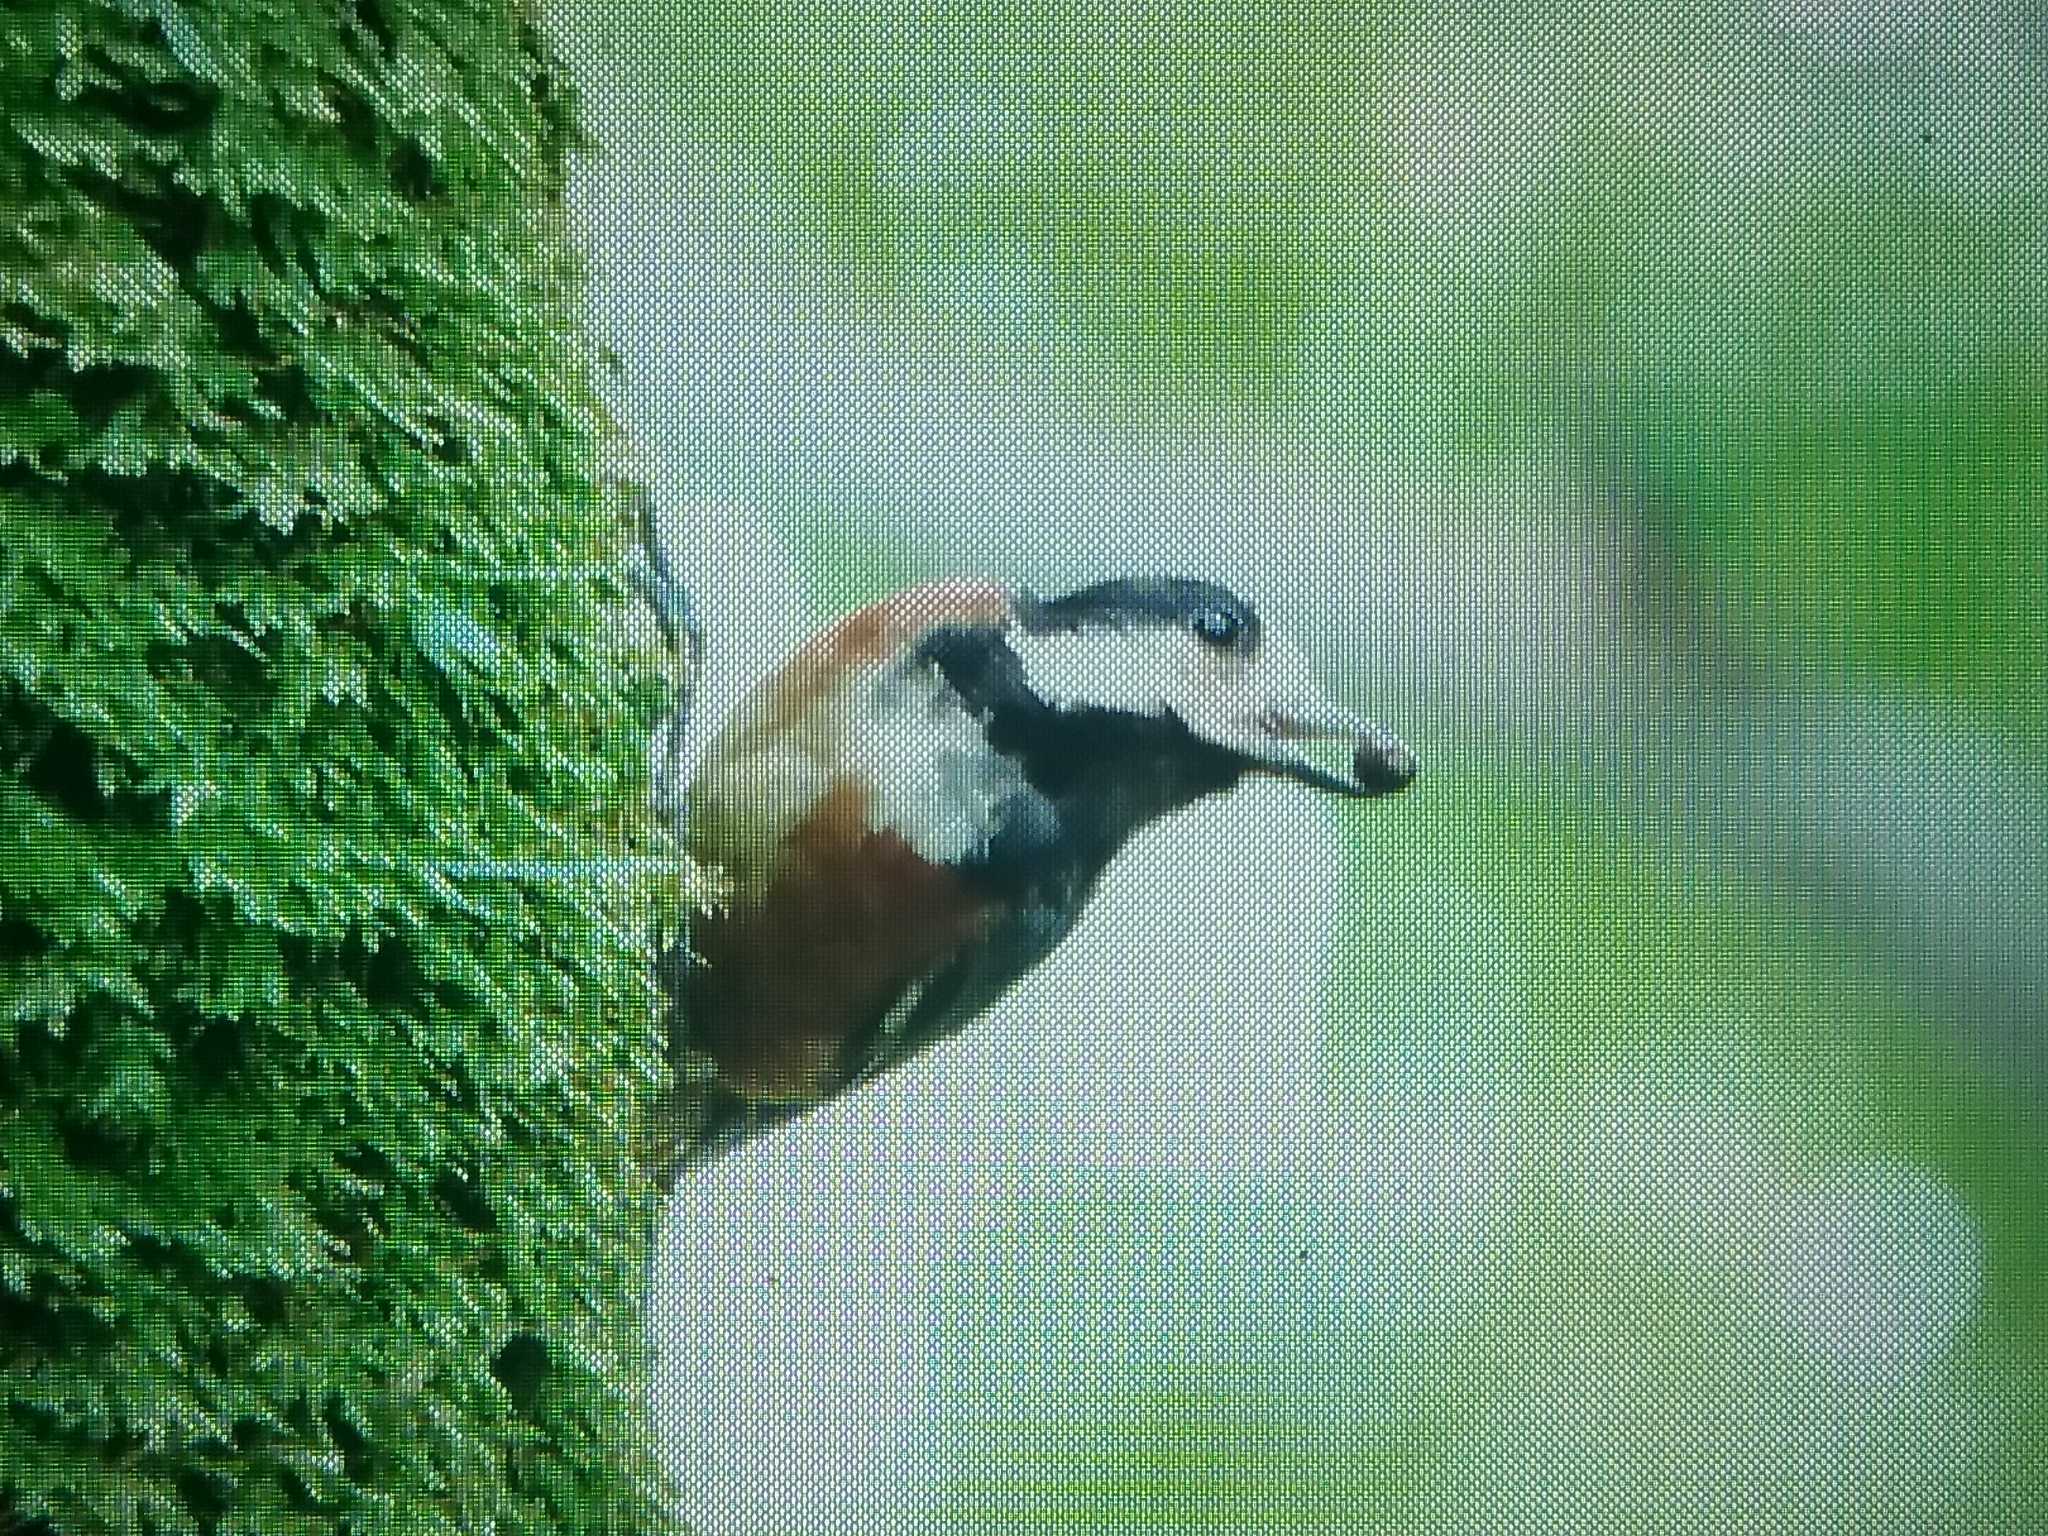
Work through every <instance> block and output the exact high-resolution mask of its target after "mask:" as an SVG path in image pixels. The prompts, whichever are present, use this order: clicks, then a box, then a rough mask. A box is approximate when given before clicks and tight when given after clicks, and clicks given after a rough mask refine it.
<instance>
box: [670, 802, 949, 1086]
mask: <svg viewBox="0 0 2048 1536" xmlns="http://www.w3.org/2000/svg"><path fill="white" fill-rule="evenodd" d="M867 810H868V806H867V800H866V796H865V794H864V792H863V791H862V789H861V787H860V786H859V784H857V783H856V782H854V781H853V780H851V779H842V780H839V781H838V782H836V783H835V784H834V785H833V786H832V787H831V789H830V790H829V791H828V792H827V793H826V794H825V796H824V797H823V798H822V799H821V800H820V801H819V802H818V804H817V805H816V807H814V808H813V810H812V811H811V813H810V814H809V815H808V816H806V817H805V818H804V820H803V821H802V822H800V823H799V824H798V825H797V826H796V827H794V828H793V829H792V830H791V832H790V834H789V836H788V837H787V839H786V840H785V842H784V844H783V846H782V848H781V850H780V857H779V858H778V859H777V861H776V867H775V870H774V872H773V874H772V875H771V876H770V878H769V880H768V882H767V884H766V885H765V886H764V887H763V889H762V891H761V893H760V895H759V896H758V897H757V898H755V899H752V900H749V901H747V902H746V903H745V904H743V905H739V906H735V907H733V908H731V909H730V910H727V911H724V912H720V913H717V914H714V915H711V916H707V917H704V918H701V919H700V920H699V922H698V924H697V926H696V931H695V932H694V933H693V934H692V935H691V940H692V948H693V949H694V950H695V951H696V953H697V957H698V962H697V964H696V965H695V966H694V967H693V968H692V970H691V975H690V988H689V999H688V1007H689V1019H690V1038H691V1043H692V1044H693V1045H694V1046H695V1047H696V1048H697V1049H699V1050H702V1051H703V1052H705V1053H706V1054H707V1055H708V1056H710V1058H711V1059H712V1061H714V1062H715V1063H716V1064H717V1067H718V1073H719V1077H720V1079H721V1080H722V1081H723V1082H724V1083H725V1084H726V1086H728V1087H730V1088H732V1089H733V1090H734V1091H736V1092H739V1093H743V1094H746V1095H748V1096H750V1097H753V1098H763V1099H812V1098H822V1097H825V1096H826V1095H828V1094H831V1093H833V1092H836V1091H837V1090H838V1089H840V1088H842V1087H844V1086H845V1085H846V1073H847V1071H848V1067H849V1063H848V1061H847V1057H846V1047H847V1046H848V1045H849V1044H850V1043H853V1042H854V1041H856V1040H858V1039H860V1038H861V1037H863V1036H865V1035H866V1034H867V1032H868V1031H870V1030H871V1029H873V1028H874V1027H875V1025H876V1024H878V1023H879V1022H880V1021H881V1020H882V1018H883V1017H884V1016H885V1015H886V1014H887V1013H888V1011H889V1009H890V1008H891V1007H893V1006H894V1005H895V1004H896V1002H897V1001H898V1000H899V999H900V998H902V996H903V995H904V993H905V992H906V991H907V990H908V989H909V988H910V986H911V985H912V983H914V982H915V981H916V980H917V979H918V978H920V977H921V976H924V975H926V974H927V973H929V972H930V971H931V970H932V969H933V968H934V967H935V966H937V965H939V964H940V963H941V962H943V960H944V959H945V958H946V956H947V955H948V954H950V953H952V952H954V951H956V950H958V949H959V948H960V947H961V946H962V945H963V944H965V943H967V942H969V941H971V940H974V939H977V938H978V937H979V936H980V935H981V933H982V931H983V929H984V926H985V924H986V922H987V920H988V916H989V912H988V907H989V903H988V901H987V900H986V899H985V898H983V897H982V896H980V895H978V894H976V893H975V892H973V891H972V890H970V889H969V888H968V886H967V884H966V882H965V881H963V880H962V879H961V877H960V875H959V873H958V872H957V871H955V870H953V869H949V868H948V867H946V866H945V865H943V864H934V863H932V862H931V861H929V860H928V859H925V858H923V857H922V856H920V855H919V854H918V853H917V852H915V851H914V850H913V849H912V848H911V846H910V845H909V844H908V843H907V842H905V841H904V839H903V838H902V836H901V835H899V834H898V833H896V832H893V831H876V830H874V829H872V828H870V827H869V826H868V824H867Z"/></svg>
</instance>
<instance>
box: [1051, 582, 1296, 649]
mask: <svg viewBox="0 0 2048 1536" xmlns="http://www.w3.org/2000/svg"><path fill="white" fill-rule="evenodd" d="M1019 618H1020V622H1022V623H1023V624H1024V625H1025V626H1026V627H1027V628H1030V629H1035V630H1041V631H1043V630H1053V629H1082V628H1085V627H1087V626H1090V625H1108V626H1116V627H1130V626H1133V625H1139V624H1159V625H1171V626H1173V627H1175V628H1187V629H1191V630H1193V631H1194V632H1195V633H1196V634H1198V635H1201V636H1202V637H1203V638H1204V639H1206V640H1208V641H1209V642H1210V643H1211V644H1219V645H1228V646H1234V647H1238V648H1241V649H1246V650H1249V649H1251V648H1253V647H1255V646H1256V645H1257V644H1258V641H1259V616H1258V615H1257V614H1256V613H1254V612H1253V611H1252V606H1251V604H1250V603H1247V602H1246V601H1245V600H1244V599H1243V598H1241V597H1239V596H1238V595H1237V594H1236V593H1235V592H1232V591H1231V590H1230V589H1229V588H1227V587H1219V586H1217V585H1216V584H1215V583H1214V582H1208V581H1188V580H1184V579H1182V578H1179V577H1171V576H1161V577H1145V578H1130V577H1125V578H1120V579H1118V580H1116V581H1100V582H1097V583H1096V584H1095V585H1094V586H1092V587H1083V588H1081V590H1080V591H1078V592H1070V593H1068V594H1067V595H1066V596H1065V597H1056V598H1052V599H1049V600H1047V601H1045V602H1030V603H1020V604H1019Z"/></svg>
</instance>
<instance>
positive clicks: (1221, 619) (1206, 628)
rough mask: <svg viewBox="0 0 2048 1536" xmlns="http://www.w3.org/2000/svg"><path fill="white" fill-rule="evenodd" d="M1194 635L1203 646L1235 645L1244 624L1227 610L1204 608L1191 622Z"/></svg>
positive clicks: (1242, 631)
mask: <svg viewBox="0 0 2048 1536" xmlns="http://www.w3.org/2000/svg"><path fill="white" fill-rule="evenodd" d="M1193 627H1194V631H1195V634H1196V635H1197V636H1199V637H1200V638H1201V640H1202V642H1203V643H1204V644H1205V645H1214V646H1219V647H1220V646H1226V645H1235V644H1236V643H1237V637H1238V636H1239V635H1241V634H1243V633H1244V624H1243V622H1242V621H1241V620H1240V619H1239V618H1238V616H1237V615H1236V614H1234V613H1232V612H1231V611H1230V610H1229V609H1228V608H1204V609H1203V610H1202V611H1201V612H1200V613H1197V614H1196V615H1195V617H1194V620H1193Z"/></svg>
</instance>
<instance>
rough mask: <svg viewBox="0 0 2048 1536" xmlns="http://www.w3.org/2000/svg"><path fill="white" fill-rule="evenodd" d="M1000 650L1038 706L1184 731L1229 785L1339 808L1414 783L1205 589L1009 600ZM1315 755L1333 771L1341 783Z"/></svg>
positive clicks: (1387, 743) (1261, 633)
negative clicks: (1235, 778) (1296, 786)
mask: <svg viewBox="0 0 2048 1536" xmlns="http://www.w3.org/2000/svg"><path fill="white" fill-rule="evenodd" d="M1009 644H1010V648H1011V650H1013V651H1014V652H1015V654H1016V656H1017V658H1018V661H1019V663H1020V664H1021V671H1022V680H1023V682H1024V684H1025V685H1026V686H1027V687H1028V688H1029V689H1030V691H1031V693H1032V694H1033V695H1035V696H1036V698H1037V699H1038V700H1040V701H1042V702H1043V703H1044V704H1046V705H1048V706H1050V707H1052V708H1054V709H1056V710H1060V711H1066V712H1076V711H1080V712H1091V713H1097V714H1099V715H1100V716H1102V717H1108V718H1121V719H1125V720H1129V721H1132V722H1137V723H1147V724H1149V723H1152V722H1158V723H1159V724H1161V725H1164V726H1166V727H1167V728H1169V729H1174V728H1177V729H1180V730H1184V731H1185V732H1186V733H1187V735H1188V736H1189V737H1190V738H1192V739H1193V741H1194V742H1195V743H1199V744H1200V745H1201V747H1203V748H1206V749H1213V750H1214V751H1215V752H1216V753H1219V754H1221V758H1222V760H1223V761H1224V762H1226V763H1228V764H1229V765H1231V766H1232V767H1234V769H1235V771H1236V773H1237V774H1265V775H1271V776H1273V777H1277V778H1283V779H1291V780H1295V781H1297V782H1299V783H1302V784H1306V785H1309V786H1311V787H1312V788H1315V789H1320V790H1325V791H1328V792H1329V793H1332V794H1338V795H1348V796H1353V797H1365V796H1372V795H1384V794H1390V793H1392V792H1394V791H1396V790H1399V789H1403V788H1405V787H1406V786H1407V784H1408V782H1409V781H1410V780H1411V779H1413V778H1414V777H1415V759H1414V756H1413V754H1412V753H1410V752H1409V750H1408V749H1407V747H1405V746H1403V745H1402V743H1401V742H1400V741H1399V740H1398V739H1396V738H1395V737H1394V735H1393V734H1392V733H1391V732H1389V731H1387V730H1386V729H1385V728H1384V727H1382V726H1379V725H1376V724H1374V723H1373V722H1372V721H1370V720H1367V719H1365V718H1363V717H1362V716H1360V715H1358V714H1356V713H1354V712H1352V711H1351V710H1349V709H1345V708H1343V707H1341V706H1339V705H1338V704H1336V703H1334V702H1333V701H1331V700H1330V699H1329V698H1328V697H1327V696H1326V695H1325V694H1324V692H1323V690H1322V689H1321V687H1319V686H1318V684H1317V682H1316V680H1315V677H1314V675H1313V674H1312V672H1311V671H1310V669H1309V667H1308V664H1307V662H1306V661H1304V660H1303V659H1302V656H1301V654H1300V653H1299V652H1298V651H1296V650H1295V649H1294V648H1293V647H1292V646H1291V645H1289V644H1288V643H1287V642H1286V641H1285V640H1283V639H1281V638H1279V637H1278V636H1275V635H1271V634H1269V633H1267V632H1266V630H1265V627H1264V626H1263V625H1262V624H1261V623H1260V622H1259V617H1258V615H1257V614H1256V613H1255V612H1253V610H1252V608H1251V605H1250V604H1249V603H1247V602H1245V601H1244V599H1242V598H1240V597H1238V596H1237V595H1236V594H1234V593H1232V592H1230V591H1228V590H1227V589H1225V588H1223V587H1219V586H1215V585H1213V584H1211V583H1209V582H1202V581H1186V580H1177V579H1152V580H1128V579H1126V580H1118V581H1106V582H1101V583H1099V584H1097V585H1095V586H1091V587H1084V588H1082V589H1081V590H1080V591H1078V592H1074V593H1071V594H1069V595H1068V596H1066V597H1061V598H1055V599H1051V600H1045V601H1041V600H1038V599H1034V598H1030V597H1024V598H1020V599H1019V601H1018V603H1017V619H1016V623H1015V624H1014V626H1013V627H1012V628H1011V631H1010V634H1009ZM1324 755H1329V756H1333V757H1339V758H1341V759H1342V765H1343V766H1342V771H1341V772H1338V771H1332V770H1331V768H1330V767H1328V766H1325V765H1324V764H1323V763H1322V762H1319V761H1318V758H1319V757H1320V756H1324Z"/></svg>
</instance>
